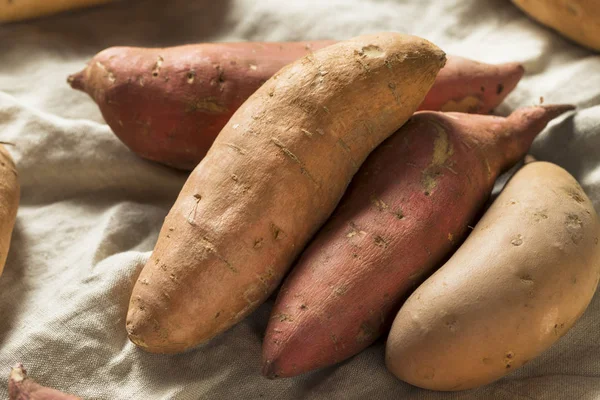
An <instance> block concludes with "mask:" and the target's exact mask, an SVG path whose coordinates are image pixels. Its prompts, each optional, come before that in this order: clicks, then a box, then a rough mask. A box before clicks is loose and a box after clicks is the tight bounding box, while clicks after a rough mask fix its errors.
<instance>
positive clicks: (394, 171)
mask: <svg viewBox="0 0 600 400" xmlns="http://www.w3.org/2000/svg"><path fill="white" fill-rule="evenodd" d="M568 109H570V107H568V106H548V107H531V108H525V109H522V110H519V111H517V112H515V113H513V115H511V117H509V118H501V117H493V116H473V115H467V114H460V113H447V114H444V113H438V112H420V113H416V114H415V115H414V117H413V118H411V120H409V122H407V123H406V124H405V125H404V126H403V127H402V128H401V129H400V130H399V131H398V132H397V133H395V134H394V135H393V136H392V137H391V138H389V139H388V140H387V141H385V142H384V143H383V144H382V145H381V146H380V147H378V148H377V149H376V150H375V151H374V152H373V153H372V154H371V155H370V156H369V158H368V159H367V160H366V161H365V163H364V164H363V166H362V167H361V169H360V171H359V172H358V174H357V175H356V176H355V178H354V180H353V181H352V183H351V184H350V187H349V189H348V191H347V192H346V194H345V195H344V198H343V199H342V200H341V202H340V205H339V206H338V208H337V209H336V211H335V212H334V214H333V216H332V217H331V218H330V220H329V221H328V222H327V224H326V225H325V226H324V227H323V228H322V230H321V231H320V232H319V233H318V234H317V236H316V237H315V239H314V240H313V242H312V243H311V244H310V245H309V247H308V248H307V249H306V250H305V251H304V253H303V254H302V256H301V258H300V259H299V261H298V263H297V265H296V266H295V267H294V269H293V270H292V273H291V274H290V276H289V277H288V278H287V279H286V280H285V282H284V284H283V287H282V289H281V291H280V293H279V295H278V297H277V301H276V304H275V306H274V308H273V311H272V314H271V318H270V321H269V325H268V327H267V331H266V335H265V339H264V342H263V374H264V375H265V376H267V377H270V378H274V377H289V376H295V375H298V374H301V373H304V372H307V371H311V370H314V369H317V368H321V367H325V366H328V365H332V364H335V363H337V362H340V361H342V360H344V359H347V358H349V357H351V356H352V355H354V354H357V353H358V352H360V351H361V350H363V349H364V348H366V347H367V346H369V345H370V344H371V343H373V342H374V341H375V340H376V339H377V338H378V337H379V336H380V335H381V334H383V333H384V332H385V331H386V330H387V329H388V328H389V324H390V323H391V321H392V319H393V317H394V316H395V314H396V312H397V311H398V309H399V308H400V305H401V302H402V301H403V299H404V298H405V296H406V295H407V294H408V293H409V291H410V290H411V288H413V287H414V285H415V284H417V283H418V282H419V281H420V279H421V278H423V277H424V275H426V274H429V273H431V272H433V270H434V269H435V268H437V267H439V266H440V264H441V262H442V261H443V259H444V258H445V257H446V256H447V255H448V254H450V252H451V251H452V250H454V249H455V248H456V247H457V245H458V244H459V243H460V242H461V241H462V239H463V238H464V236H465V233H466V232H467V230H468V228H467V226H468V225H469V223H471V222H472V221H473V219H474V218H475V217H476V215H477V213H478V212H479V210H480V209H481V207H482V206H483V204H484V203H485V201H486V199H487V198H488V196H489V194H490V192H491V190H492V187H493V184H494V180H495V179H496V177H497V176H498V175H499V174H500V172H502V171H503V170H505V169H507V168H509V167H510V166H512V165H513V164H514V163H516V162H517V161H518V160H519V159H521V158H522V157H523V156H524V155H525V154H526V152H527V150H528V148H529V146H530V144H531V142H532V140H533V139H534V137H535V136H536V135H537V134H538V133H539V132H540V131H541V130H542V129H543V128H544V126H545V125H546V123H547V122H548V121H549V120H550V119H552V118H553V117H555V116H556V115H558V114H560V113H562V112H564V111H566V110H568ZM445 137H447V140H445Z"/></svg>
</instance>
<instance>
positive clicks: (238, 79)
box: [67, 40, 524, 170]
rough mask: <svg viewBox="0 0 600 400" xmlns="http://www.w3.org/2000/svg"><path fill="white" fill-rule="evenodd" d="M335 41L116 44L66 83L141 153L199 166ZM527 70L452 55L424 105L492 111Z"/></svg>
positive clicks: (183, 166) (175, 164)
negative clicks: (246, 113)
mask: <svg viewBox="0 0 600 400" xmlns="http://www.w3.org/2000/svg"><path fill="white" fill-rule="evenodd" d="M334 43H336V42H334V41H331V40H319V41H312V42H281V43H262V42H244V43H200V44H192V45H185V46H176V47H168V48H162V49H160V48H157V49H154V48H141V47H111V48H108V49H106V50H103V51H101V52H100V53H98V54H96V55H95V56H94V57H93V58H92V59H91V60H90V62H89V63H88V65H87V66H86V67H85V69H83V70H82V71H80V72H78V73H76V74H73V75H71V76H69V78H68V80H67V81H68V82H69V84H70V85H71V87H73V88H74V89H78V90H82V91H84V92H86V93H87V94H89V95H90V97H91V98H92V99H93V100H94V101H95V102H96V103H97V104H98V107H99V108H100V111H101V112H102V116H103V117H104V119H105V120H106V122H107V124H108V125H109V126H110V127H111V129H112V130H113V132H114V133H115V134H116V135H117V136H118V137H119V139H121V141H123V143H125V145H127V147H129V148H130V149H131V150H132V151H134V152H135V153H136V154H138V155H139V156H140V157H143V158H146V159H148V160H152V161H157V162H160V163H162V164H165V165H168V166H170V167H175V168H178V169H182V170H192V169H194V168H195V167H196V165H198V163H199V162H200V161H201V160H202V158H203V157H204V156H205V155H206V152H207V151H208V149H209V148H210V146H211V145H212V143H213V141H214V140H215V138H216V137H217V135H218V134H219V132H220V131H221V129H223V127H224V126H225V124H226V123H227V121H229V118H231V116H232V115H233V113H234V112H235V111H236V110H237V109H238V108H239V107H240V106H241V105H242V104H243V103H244V101H246V99H247V98H248V97H250V95H251V94H252V93H254V92H255V91H256V90H257V89H258V88H259V87H260V86H261V85H262V84H263V83H264V82H265V81H266V80H267V79H269V78H270V77H271V76H273V75H274V74H275V73H276V72H277V71H279V70H280V69H281V68H283V67H284V66H285V65H287V64H289V63H291V62H293V61H295V60H297V59H299V58H301V57H304V56H306V55H307V54H310V53H311V52H313V51H316V50H319V49H321V48H323V47H326V46H330V45H332V44H334ZM523 72H524V70H523V67H522V66H521V65H520V64H518V63H506V64H499V65H491V64H484V63H479V62H476V61H473V60H469V59H466V58H462V57H457V56H449V57H448V62H447V64H446V65H445V66H444V68H442V70H441V71H440V73H439V74H438V76H437V77H436V80H435V83H434V84H433V86H432V88H431V90H430V91H429V92H428V93H427V95H426V96H425V99H424V100H423V102H422V103H421V105H420V106H419V109H420V110H438V111H459V112H470V113H478V114H484V113H488V112H490V111H491V110H492V109H493V108H494V107H496V106H497V105H498V104H500V103H501V102H502V100H504V98H505V97H506V96H507V95H508V93H510V92H511V91H512V90H513V89H514V87H515V86H516V85H517V82H518V81H519V80H520V79H521V77H522V76H523Z"/></svg>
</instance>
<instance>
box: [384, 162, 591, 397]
mask: <svg viewBox="0 0 600 400" xmlns="http://www.w3.org/2000/svg"><path fill="white" fill-rule="evenodd" d="M599 230H600V222H599V220H598V215H597V214H596V211H595V210H594V207H593V205H592V202H591V201H590V199H589V198H588V197H587V196H586V195H585V193H584V191H583V189H582V188H581V186H579V184H578V183H577V181H576V180H575V178H573V177H572V176H571V175H569V173H568V172H567V171H565V170H564V169H562V168H560V167H558V166H557V165H554V164H551V163H547V162H533V163H530V164H527V165H525V166H524V167H523V168H521V169H520V170H519V171H518V172H517V173H516V174H515V175H514V176H513V177H512V179H511V180H510V181H509V182H508V184H507V185H506V187H505V188H504V190H503V191H502V192H501V193H500V195H499V196H498V198H497V199H496V200H495V201H494V203H493V204H492V205H491V207H490V208H489V210H488V211H487V212H486V213H485V214H484V216H483V217H482V218H481V220H480V221H479V223H478V224H477V225H476V226H475V229H474V230H473V232H472V233H471V234H470V235H469V237H468V238H467V240H466V241H465V243H464V244H463V245H462V246H461V247H460V248H459V249H458V251H457V252H456V253H455V254H454V255H453V256H452V257H451V258H450V259H449V260H448V262H447V263H445V264H444V266H442V267H441V268H440V269H439V270H438V271H437V272H436V273H435V274H434V275H433V276H431V277H430V278H429V279H427V280H426V281H425V283H423V284H422V285H421V286H420V287H419V288H418V289H417V290H416V291H415V292H414V293H413V294H412V295H411V296H410V298H409V299H408V300H407V301H406V303H405V304H404V305H403V306H402V308H401V310H400V312H399V313H398V316H397V317H396V319H395V320H394V324H393V326H392V330H391V332H390V335H389V338H388V341H387V349H386V364H387V367H388V369H389V370H390V371H391V372H392V373H393V374H394V375H396V376H397V377H398V378H400V379H403V380H405V381H406V382H408V383H410V384H413V385H416V386H420V387H423V388H427V389H433V390H463V389H469V388H473V387H476V386H480V385H484V384H487V383H490V382H492V381H494V380H496V379H499V378H501V377H502V376H504V375H506V374H507V373H509V372H512V371H514V370H515V369H517V368H519V367H521V366H522V365H523V364H525V363H526V362H528V361H529V360H531V359H533V358H534V357H536V356H537V355H539V354H540V353H542V352H543V351H544V350H546V349H547V348H548V347H550V346H551V345H552V344H553V343H554V342H556V341H557V340H558V339H559V338H560V337H561V336H563V335H564V334H565V333H566V332H567V331H568V330H569V329H570V328H571V327H572V326H573V324H574V323H575V322H576V321H577V319H579V317H580V316H581V315H582V314H583V312H584V310H585V309H586V307H587V305H588V304H589V302H590V301H591V299H592V296H593V295H594V293H595V291H596V287H597V286H598V279H600V245H598V234H599V233H600V232H599Z"/></svg>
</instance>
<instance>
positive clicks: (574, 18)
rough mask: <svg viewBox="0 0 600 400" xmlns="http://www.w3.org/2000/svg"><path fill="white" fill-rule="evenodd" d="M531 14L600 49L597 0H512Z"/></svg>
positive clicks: (590, 46) (558, 29) (599, 9)
mask: <svg viewBox="0 0 600 400" xmlns="http://www.w3.org/2000/svg"><path fill="white" fill-rule="evenodd" d="M512 2H513V3H515V5H516V6H517V7H519V8H520V9H521V10H523V11H524V12H525V13H526V14H527V15H528V16H529V17H531V18H533V19H534V20H536V21H537V22H540V23H542V24H543V25H546V26H548V27H550V28H552V29H554V30H556V31H558V32H559V33H560V34H562V35H563V36H566V37H567V38H569V39H571V40H573V41H574V42H576V43H578V44H580V45H582V46H584V47H587V48H589V49H591V50H595V51H600V7H599V6H598V1H596V0H512Z"/></svg>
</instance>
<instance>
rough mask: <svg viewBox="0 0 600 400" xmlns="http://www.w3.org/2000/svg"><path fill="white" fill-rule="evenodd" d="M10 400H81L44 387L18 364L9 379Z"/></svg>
mask: <svg viewBox="0 0 600 400" xmlns="http://www.w3.org/2000/svg"><path fill="white" fill-rule="evenodd" d="M8 396H9V400H81V398H79V397H77V396H73V395H71V394H66V393H63V392H61V391H58V390H56V389H52V388H49V387H44V386H42V385H40V384H38V383H36V382H35V381H34V380H33V379H31V378H30V377H28V376H27V371H26V370H25V368H24V367H23V364H17V365H16V366H14V367H13V368H12V369H11V371H10V376H9V378H8Z"/></svg>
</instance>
